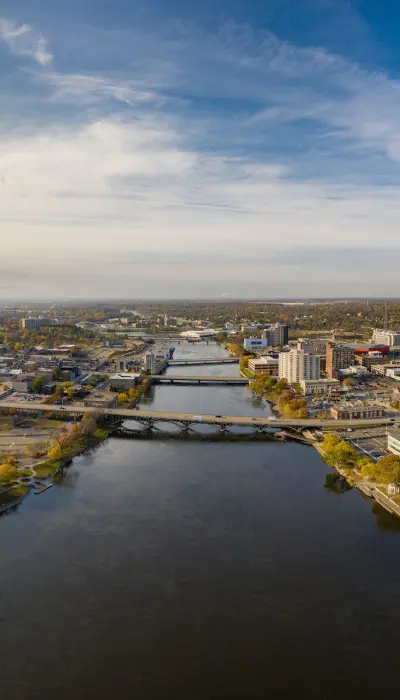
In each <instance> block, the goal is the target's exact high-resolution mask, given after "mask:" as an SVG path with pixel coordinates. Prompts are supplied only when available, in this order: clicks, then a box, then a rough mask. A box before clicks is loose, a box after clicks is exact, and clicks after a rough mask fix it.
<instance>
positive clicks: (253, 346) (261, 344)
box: [243, 338, 269, 352]
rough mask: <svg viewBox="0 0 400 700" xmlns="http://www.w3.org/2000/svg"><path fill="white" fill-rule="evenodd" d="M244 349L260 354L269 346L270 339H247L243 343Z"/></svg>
mask: <svg viewBox="0 0 400 700" xmlns="http://www.w3.org/2000/svg"><path fill="white" fill-rule="evenodd" d="M243 345H244V349H245V350H249V351H250V352H259V351H260V350H264V348H267V347H268V346H269V341H268V338H245V339H244V341H243Z"/></svg>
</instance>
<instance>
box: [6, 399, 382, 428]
mask: <svg viewBox="0 0 400 700" xmlns="http://www.w3.org/2000/svg"><path fill="white" fill-rule="evenodd" d="M0 413H6V414H9V413H15V414H18V413H23V414H27V415H32V416H34V415H46V414H51V415H54V416H57V417H59V418H62V417H63V416H71V417H73V418H76V417H80V416H82V415H84V414H85V413H89V414H94V415H96V416H99V415H101V416H103V417H104V418H107V419H110V420H111V421H114V422H123V421H127V420H135V421H138V422H140V423H143V424H146V425H147V426H148V427H151V426H154V425H156V424H157V423H173V424H176V425H178V426H181V427H183V428H186V427H190V426H192V425H214V426H216V427H218V428H221V429H223V430H225V429H228V428H230V427H233V426H237V427H250V428H252V429H253V430H264V429H265V428H286V429H297V430H300V429H303V428H311V429H313V428H323V429H326V430H331V431H335V430H338V429H340V428H347V427H350V426H351V427H352V428H355V427H357V428H359V427H371V426H378V425H387V424H388V423H389V422H390V419H388V418H387V417H386V418H360V419H357V420H355V419H353V420H320V419H318V418H274V417H272V418H271V417H270V418H264V417H261V416H260V417H252V416H220V415H212V414H203V415H199V414H196V413H178V412H170V411H149V410H137V409H132V408H122V407H119V408H105V409H99V408H94V407H88V406H81V405H79V404H70V405H65V406H59V405H56V404H43V403H38V402H35V401H16V402H14V401H7V399H4V400H0Z"/></svg>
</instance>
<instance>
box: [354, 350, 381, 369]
mask: <svg viewBox="0 0 400 700" xmlns="http://www.w3.org/2000/svg"><path fill="white" fill-rule="evenodd" d="M355 361H356V362H357V363H358V364H359V365H362V367H366V368H367V369H368V370H369V371H371V368H372V367H376V366H377V365H385V364H386V362H387V360H386V357H384V355H382V353H380V352H377V351H375V350H373V351H372V352H368V353H366V354H362V355H358V354H357V353H356V355H355Z"/></svg>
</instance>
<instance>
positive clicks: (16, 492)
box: [0, 484, 29, 506]
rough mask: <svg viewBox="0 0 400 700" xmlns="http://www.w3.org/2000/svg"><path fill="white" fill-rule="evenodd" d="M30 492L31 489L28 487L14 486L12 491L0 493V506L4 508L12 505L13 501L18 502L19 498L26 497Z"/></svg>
mask: <svg viewBox="0 0 400 700" xmlns="http://www.w3.org/2000/svg"><path fill="white" fill-rule="evenodd" d="M28 490H29V489H28V487H27V486H24V485H22V484H17V486H14V487H13V488H11V489H10V488H8V489H7V490H4V491H0V506H4V505H6V504H7V503H12V502H13V501H15V500H17V498H21V496H26V494H27V493H28Z"/></svg>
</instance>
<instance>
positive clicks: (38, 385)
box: [31, 376, 46, 394]
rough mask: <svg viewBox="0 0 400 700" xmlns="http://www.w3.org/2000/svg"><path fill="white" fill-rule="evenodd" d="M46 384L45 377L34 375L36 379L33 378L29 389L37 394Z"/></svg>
mask: <svg viewBox="0 0 400 700" xmlns="http://www.w3.org/2000/svg"><path fill="white" fill-rule="evenodd" d="M45 384H46V377H43V376H40V377H36V379H34V380H33V382H32V384H31V389H32V391H34V392H35V393H37V394H39V393H40V391H41V390H42V387H43V386H44V385H45Z"/></svg>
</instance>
